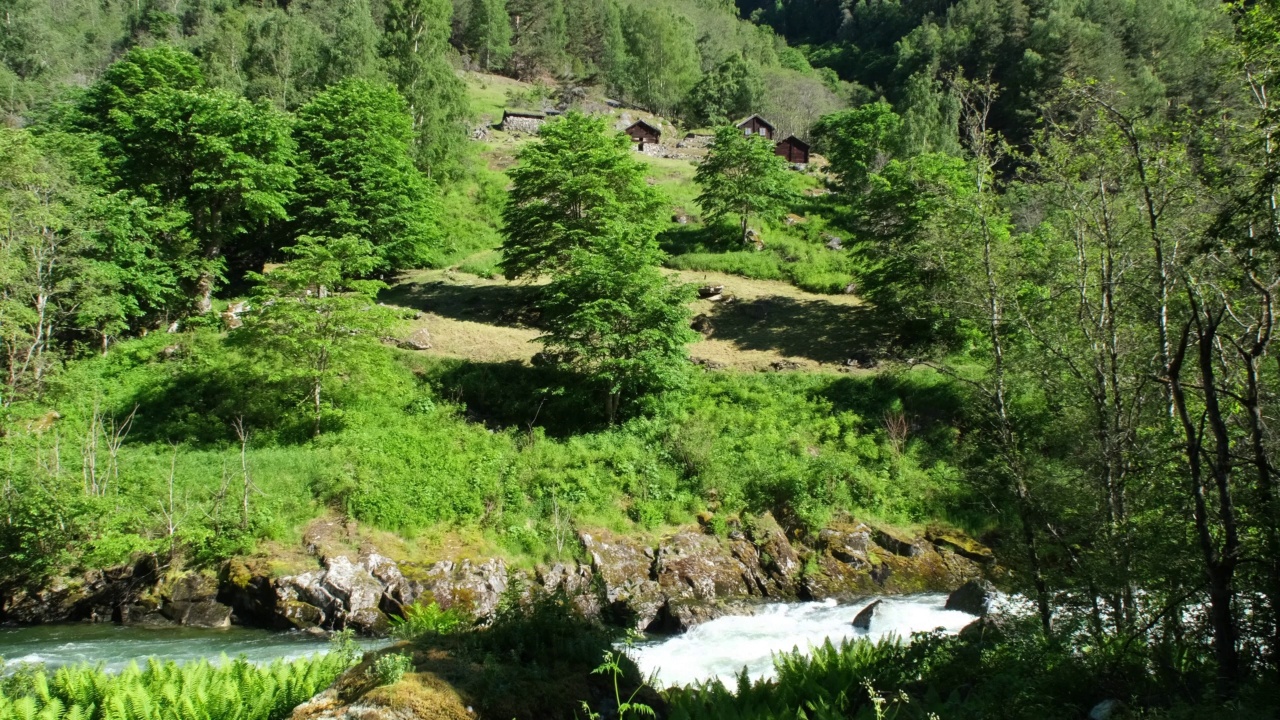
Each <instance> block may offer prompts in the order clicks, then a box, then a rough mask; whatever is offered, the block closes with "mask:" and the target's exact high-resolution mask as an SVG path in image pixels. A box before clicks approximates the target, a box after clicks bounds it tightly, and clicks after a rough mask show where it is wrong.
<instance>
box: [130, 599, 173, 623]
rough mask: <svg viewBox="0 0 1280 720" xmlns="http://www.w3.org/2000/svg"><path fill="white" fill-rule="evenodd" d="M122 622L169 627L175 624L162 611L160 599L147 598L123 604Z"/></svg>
mask: <svg viewBox="0 0 1280 720" xmlns="http://www.w3.org/2000/svg"><path fill="white" fill-rule="evenodd" d="M120 624H121V625H133V626H137V627H167V626H170V625H173V621H172V620H170V619H169V618H167V617H165V616H164V614H163V613H161V612H160V601H159V600H156V599H154V598H145V599H140V600H139V601H138V602H134V603H127V604H125V605H123V606H121V608H120Z"/></svg>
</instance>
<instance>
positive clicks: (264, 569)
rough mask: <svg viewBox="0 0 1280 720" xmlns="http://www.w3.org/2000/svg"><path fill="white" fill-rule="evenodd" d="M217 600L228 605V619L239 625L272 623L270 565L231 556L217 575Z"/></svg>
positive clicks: (261, 560)
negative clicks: (229, 613)
mask: <svg viewBox="0 0 1280 720" xmlns="http://www.w3.org/2000/svg"><path fill="white" fill-rule="evenodd" d="M217 600H218V602H220V603H222V604H224V605H229V606H231V610H232V619H233V620H234V621H235V622H237V623H240V624H242V625H256V626H260V627H270V626H273V625H275V624H276V593H275V588H274V587H273V586H272V584H271V567H270V565H269V564H268V563H267V562H266V561H265V560H263V559H261V558H249V559H241V558H233V559H231V560H230V561H228V562H227V563H226V564H225V565H223V566H222V571H221V572H220V573H219V575H218V596H217Z"/></svg>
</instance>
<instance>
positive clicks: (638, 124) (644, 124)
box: [623, 120, 662, 135]
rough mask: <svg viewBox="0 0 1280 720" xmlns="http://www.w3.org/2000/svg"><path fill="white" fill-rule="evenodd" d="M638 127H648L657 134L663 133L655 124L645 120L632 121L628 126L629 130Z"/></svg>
mask: <svg viewBox="0 0 1280 720" xmlns="http://www.w3.org/2000/svg"><path fill="white" fill-rule="evenodd" d="M636 127H643V128H648V129H649V130H652V131H653V132H654V133H656V134H658V135H661V134H662V131H661V130H659V129H658V128H656V127H654V126H653V125H650V124H649V123H647V122H645V121H644V120H637V121H635V122H633V123H631V124H630V125H628V126H627V130H631V129H632V128H636ZM623 132H626V131H625V130H624V131H623Z"/></svg>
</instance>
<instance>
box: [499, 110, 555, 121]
mask: <svg viewBox="0 0 1280 720" xmlns="http://www.w3.org/2000/svg"><path fill="white" fill-rule="evenodd" d="M502 117H504V118H506V117H527V118H537V119H539V120H541V119H544V118H546V117H547V114H546V113H544V112H541V111H539V110H520V109H510V108H508V109H506V110H503V111H502Z"/></svg>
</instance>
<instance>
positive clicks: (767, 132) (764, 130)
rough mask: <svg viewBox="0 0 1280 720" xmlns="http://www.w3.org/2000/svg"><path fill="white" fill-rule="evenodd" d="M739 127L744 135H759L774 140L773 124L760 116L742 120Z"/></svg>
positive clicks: (738, 124)
mask: <svg viewBox="0 0 1280 720" xmlns="http://www.w3.org/2000/svg"><path fill="white" fill-rule="evenodd" d="M737 126H738V129H739V130H741V131H742V133H743V134H744V135H757V136H759V137H762V138H766V139H768V140H772V139H773V131H774V127H773V123H771V122H769V121H768V120H765V119H764V118H762V117H760V116H759V115H752V116H751V117H749V118H746V119H745V120H740V121H738V123H737Z"/></svg>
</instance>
